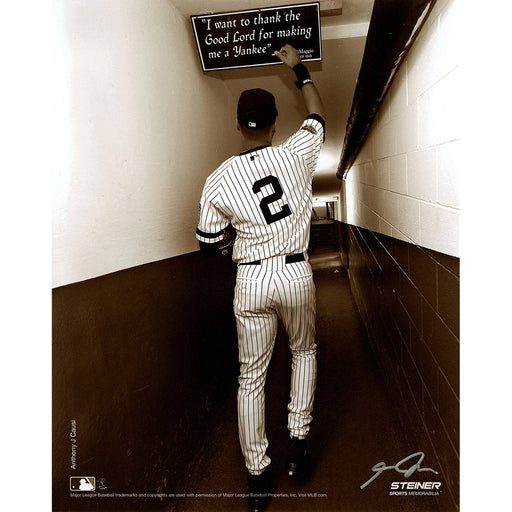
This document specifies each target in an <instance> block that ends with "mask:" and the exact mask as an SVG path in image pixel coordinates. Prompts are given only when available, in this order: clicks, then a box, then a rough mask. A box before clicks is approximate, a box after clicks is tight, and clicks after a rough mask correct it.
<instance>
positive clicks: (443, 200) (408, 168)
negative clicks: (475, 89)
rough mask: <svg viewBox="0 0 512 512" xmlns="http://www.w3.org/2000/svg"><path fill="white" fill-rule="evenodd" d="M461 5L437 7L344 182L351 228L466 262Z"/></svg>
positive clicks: (443, 2)
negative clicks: (462, 256)
mask: <svg viewBox="0 0 512 512" xmlns="http://www.w3.org/2000/svg"><path fill="white" fill-rule="evenodd" d="M461 20H462V15H461V12H460V6H459V5H458V3H457V2H456V1H455V0H453V1H452V0H438V1H437V3H436V5H435V7H434V10H433V12H432V13H431V15H430V16H429V18H428V19H427V20H426V22H425V25H424V27H423V28H422V31H421V32H420V34H419V36H418V39H417V40H416V41H415V43H414V46H413V48H412V49H411V51H410V52H409V54H408V55H407V58H406V60H405V62H404V63H403V64H402V66H401V68H400V70H399V71H398V73H397V75H396V76H395V78H394V81H393V83H392V85H391V87H390V90H389V91H388V93H387V95H386V97H385V99H384V101H383V103H382V105H381V107H380V109H379V112H378V114H377V116H376V119H375V121H374V123H373V125H372V128H371V130H370V133H369V134H368V137H367V139H366V142H365V144H364V146H363V148H362V150H361V152H360V154H359V155H358V157H357V159H356V161H355V163H354V166H353V167H352V169H351V170H350V172H349V174H348V176H347V179H346V180H345V181H344V196H345V201H346V219H345V221H346V222H348V223H350V224H354V225H358V226H361V227H364V228H367V229H371V230H373V231H377V232H380V233H384V234H386V235H390V236H393V237H396V238H400V239H402V240H407V241H410V242H413V243H415V244H418V245H421V246H423V247H426V248H429V249H434V250H437V251H440V252H443V253H445V254H449V255H452V256H458V255H459V193H460V186H459V171H460V160H461V159H460V149H459V146H460V140H459V139H460V134H461V131H462V126H461V124H462V123H461V108H460V103H461V93H462V88H461V81H460V77H459V62H458V60H459V58H460V55H459V51H458V41H459V38H460V23H461Z"/></svg>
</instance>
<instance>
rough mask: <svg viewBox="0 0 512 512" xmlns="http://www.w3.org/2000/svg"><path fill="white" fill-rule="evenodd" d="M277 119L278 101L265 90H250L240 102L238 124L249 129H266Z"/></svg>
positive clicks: (242, 96) (244, 93) (245, 92)
mask: <svg viewBox="0 0 512 512" xmlns="http://www.w3.org/2000/svg"><path fill="white" fill-rule="evenodd" d="M276 117H277V109H276V99H275V98H274V95H273V94H272V93H270V92H268V91H265V90H264V89H248V90H246V91H244V92H242V94H241V95H240V98H239V100H238V108H237V118H238V122H239V123H240V124H242V125H244V126H246V127H247V128H266V127H267V126H270V125H271V124H273V123H274V121H275V120H276Z"/></svg>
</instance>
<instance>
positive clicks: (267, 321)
mask: <svg viewBox="0 0 512 512" xmlns="http://www.w3.org/2000/svg"><path fill="white" fill-rule="evenodd" d="M234 312H235V316H236V324H237V333H238V351H239V362H240V376H239V388H238V432H239V437H240V446H241V448H242V453H243V456H244V459H245V464H246V466H247V469H248V470H249V472H250V473H252V474H259V473H261V472H262V471H263V470H264V469H265V467H266V466H268V465H269V464H270V458H269V457H268V455H267V454H266V450H267V447H268V440H267V436H266V432H265V395H264V386H265V379H266V376H267V369H268V365H269V362H270V358H271V356H272V351H273V348H274V342H275V337H276V333H277V327H278V318H279V319H281V321H282V323H283V325H284V327H285V329H286V332H287V334H288V337H289V340H290V349H291V352H292V375H291V385H290V402H289V404H288V430H289V431H290V434H291V435H293V436H295V437H299V438H304V437H306V435H307V434H308V432H309V425H310V422H311V419H312V418H311V412H312V410H313V399H314V394H315V387H316V372H317V366H316V344H315V315H316V301H315V285H314V283H313V276H312V271H311V267H310V265H309V263H308V262H306V261H302V262H296V263H285V261H284V257H283V256H276V257H273V258H269V259H266V260H262V261H261V264H260V265H239V266H238V271H237V280H236V287H235V295H234Z"/></svg>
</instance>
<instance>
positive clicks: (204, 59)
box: [191, 2, 322, 71]
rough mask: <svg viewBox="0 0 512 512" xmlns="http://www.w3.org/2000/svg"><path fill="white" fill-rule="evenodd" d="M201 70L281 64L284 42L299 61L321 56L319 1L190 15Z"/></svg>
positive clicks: (320, 57)
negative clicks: (279, 56) (292, 50)
mask: <svg viewBox="0 0 512 512" xmlns="http://www.w3.org/2000/svg"><path fill="white" fill-rule="evenodd" d="M191 20H192V27H193V29H194V35H195V38H196V44H197V49H198V51H199V58H200V59H201V66H202V68H203V71H215V70H219V69H233V68H246V67H254V66H266V65H272V64H280V63H281V61H280V60H279V59H278V58H277V57H276V56H275V55H274V51H275V50H279V49H280V48H281V47H282V46H284V45H285V44H291V45H292V46H293V47H294V48H296V49H297V51H298V52H299V55H300V56H301V59H302V61H306V62H307V61H312V60H322V36H321V31H320V4H319V2H315V3H309V4H300V5H287V6H282V7H269V8H265V9H250V10H247V11H238V12H231V13H223V14H208V15H204V16H191Z"/></svg>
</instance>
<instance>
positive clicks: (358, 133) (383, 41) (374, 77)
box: [336, 0, 436, 179]
mask: <svg viewBox="0 0 512 512" xmlns="http://www.w3.org/2000/svg"><path fill="white" fill-rule="evenodd" d="M435 2H436V0H375V2H374V5H373V10H372V15H371V19H370V25H369V28H368V35H367V38H366V44H365V49H364V53H363V60H362V63H361V69H360V70H359V76H358V78H357V84H356V89H355V92H354V98H353V100H352V108H351V111H350V115H349V118H348V121H347V127H346V130H345V139H344V142H343V149H342V152H341V157H340V163H339V165H338V170H337V172H336V176H337V177H338V178H339V179H344V178H345V177H346V176H347V174H348V172H349V170H350V168H351V167H352V164H353V163H354V161H355V159H356V157H357V155H358V153H359V151H360V149H361V147H362V146H363V143H364V140H365V138H366V135H367V134H368V131H369V130H370V127H371V124H372V122H373V119H374V118H375V115H376V114H377V112H378V110H379V107H380V105H381V103H382V101H383V99H384V96H385V95H386V92H387V91H388V89H389V86H390V84H391V82H392V80H393V77H394V76H395V74H396V71H398V69H399V67H400V65H401V64H402V62H403V60H404V58H405V55H406V54H407V52H408V51H409V49H410V48H411V46H412V44H413V43H414V41H415V39H416V36H417V35H418V33H419V32H420V29H421V27H422V26H423V24H424V22H425V20H426V19H427V18H428V15H429V14H430V11H431V10H432V8H433V6H434V4H435Z"/></svg>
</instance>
